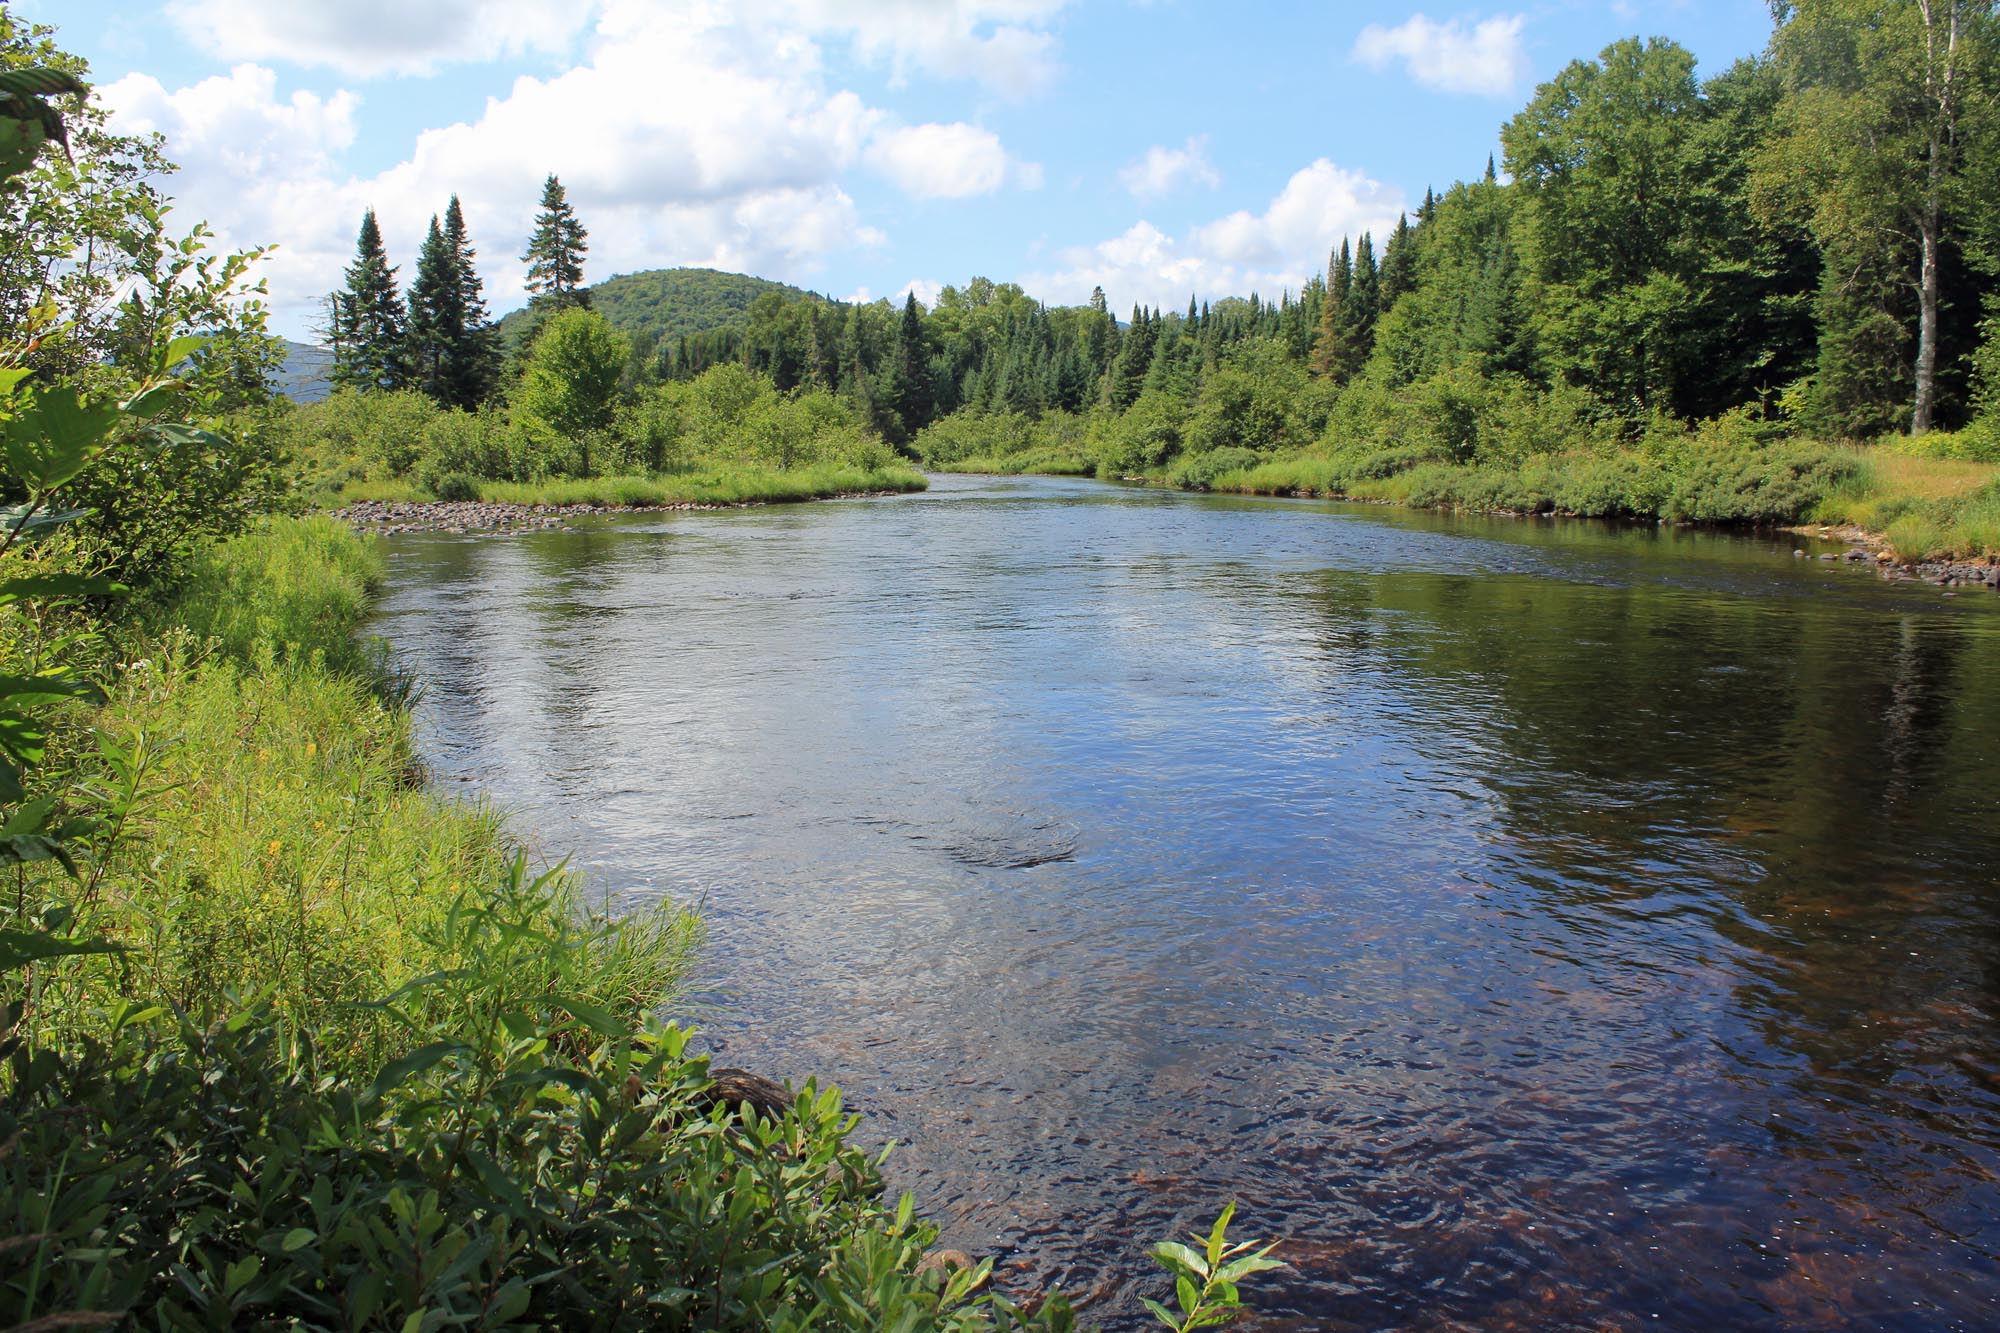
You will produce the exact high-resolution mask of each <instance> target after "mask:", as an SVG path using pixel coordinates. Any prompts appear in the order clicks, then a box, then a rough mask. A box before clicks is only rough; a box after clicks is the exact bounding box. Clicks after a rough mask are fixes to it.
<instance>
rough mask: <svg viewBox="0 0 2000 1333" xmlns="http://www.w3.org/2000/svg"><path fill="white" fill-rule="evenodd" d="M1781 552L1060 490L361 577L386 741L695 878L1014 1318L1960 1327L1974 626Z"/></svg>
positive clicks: (1987, 1253) (779, 1012)
mask: <svg viewBox="0 0 2000 1333" xmlns="http://www.w3.org/2000/svg"><path fill="white" fill-rule="evenodd" d="M1793 545H1794V539H1792V538H1790V537H1784V536H1777V537H1772V536H1768V535H1767V536H1726V535H1717V534H1712V533H1697V532H1687V531H1677V530H1674V529H1671V528H1667V529H1662V528H1656V527H1643V526H1633V527H1615V526H1610V525H1604V524H1597V523H1587V522H1558V521H1550V520H1515V519H1505V518H1475V517H1453V516H1445V515H1435V514H1421V513H1412V512H1408V511H1400V510H1388V509H1379V508H1368V507H1362V506H1352V505H1339V504H1323V503H1311V502H1301V501H1283V500H1257V499H1242V498H1234V497H1215V496H1194V495H1185V494H1178V493H1170V492H1164V491H1157V490H1145V489H1138V488H1129V487H1120V486H1109V485H1104V484H1100V483H1095V482H1087V481H1068V480H1056V479H1042V478H984V477H941V478H937V479H935V481H934V485H933V489H932V490H931V491H930V492H929V493H927V494H923V495H915V496H908V497H899V498H889V499H874V500H859V501H837V502H830V503H823V504H809V505H795V506H786V507H774V508H768V509H755V510H735V511H727V512H719V513H688V514H667V515H657V516H631V517H623V518H617V519H607V520H604V521H602V522H597V523H592V524H590V525H579V526H578V527H576V528H575V529H573V530H569V531H556V532H546V533H538V534H530V535H523V536H514V537H457V536H450V535H443V534H425V535H410V536H403V537H399V538H396V539H394V540H393V541H392V542H391V543H390V547H389V549H390V552H391V569H392V576H391V586H390V588H389V590H388V592H387V594H386V596H385V597H384V599H383V605H382V610H381V614H380V617H379V620H378V624H377V629H378V632H380V633H382V634H384V635H386V636H387V637H388V638H389V639H390V641H391V642H392V644H393V646H394V648H395V651H396V653H397V655H398V657H399V659H400V660H401V661H402V662H403V663H405V664H406V665H408V666H410V667H412V668H414V669H415V670H416V671H417V672H418V673H419V674H420V675H421V676H422V678H423V679H424V680H425V682H426V683H427V686H428V691H427V693H426V694H425V696H424V698H423V701H422V703H421V706H420V710H419V724H420V737H421V744H422V746H423V749H424V753H425V757H426V759H427V760H428V761H429V762H430V763H431V765H432V766H433V768H434V770H435V772H436V773H437V775H438V776H439V778H440V779H441V780H442V781H443V782H445V783H447V784H450V783H453V782H454V780H460V779H462V780H465V781H466V782H467V783H468V784H469V785H468V786H467V787H466V788H464V789H465V790H478V791H481V792H484V793H487V794H490V795H491V796H492V797H493V798H494V799H495V800H496V801H497V802H499V803H500V804H501V805H502V806H503V807H504V808H506V809H508V810H509V811H511V812H512V813H513V815H514V817H515V826H516V827H517V828H518V829H519V830H520V831H521V833H522V834H523V835H524V836H526V837H528V838H530V839H531V840H532V841H533V842H534V844H535V845H536V846H537V847H538V848H539V849H541V850H542V853H543V854H544V855H545V856H547V857H550V858H554V857H559V856H562V855H570V856H572V857H573V863H574V864H577V865H579V866H581V867H583V868H584V869H586V870H587V871H588V873H589V875H590V879H591V882H592V884H593V885H594V886H596V888H597V889H599V890H601V891H602V892H605V893H607V894H609V895H610V897H611V898H612V899H613V900H614V901H615V902H617V903H621V904H636V903H640V902H644V901H649V900H653V899H657V898H660V897H662V896H666V897H671V898H673V899H676V900H680V901H686V902H699V903H700V904H702V905H703V907H704V908H705V910H706V913H707V916H708V920H709V924H710V934H711V942H710V945H709V947H708V949H707V950H706V952H705V954H704V955H703V958H702V960H701V975H700V977H699V978H698V981H697V987H696V994H695V996H694V1002H695V1003H697V1004H698V1005H699V1006H700V1008H701V1014H700V1024H701V1026H702V1029H703V1031H704V1033H705V1034H706V1039H707V1041H708V1043H709V1044H710V1045H711V1046H712V1047H713V1048H714V1049H715V1050H716V1051H717V1052H718V1053H719V1060H720V1062H722V1063H729V1064H737V1065H743V1066H747V1067H749V1068H751V1069H754V1070H757V1071H759V1072H763V1073H768V1074H773V1075H778V1076H788V1077H792V1078H795V1079H803V1078H804V1077H805V1076H806V1075H808V1074H814V1073H816V1074H819V1075H820V1076H822V1077H823V1078H827V1079H831V1080H833V1081H835V1082H837V1083H838V1084H839V1085H840V1086H841V1087H842V1088H843V1089H844V1090H845V1091H846V1092H847V1094H848V1098H849V1102H850V1105H851V1106H852V1107H853V1108H854V1109H856V1110H858V1111H860V1112H861V1113H862V1114H863V1115H864V1117H865V1120H864V1124H863V1129H862V1133H863V1135H865V1136H866V1137H867V1138H868V1139H869V1141H871V1142H872V1141H881V1140H887V1139H895V1140H896V1141H898V1143H899V1144H900V1145H902V1146H900V1147H899V1148H898V1149H897V1150H896V1152H895V1155H894V1156H893V1157H892V1158H891V1161H890V1166H889V1176H890V1179H891V1183H892V1185H893V1186H895V1187H897V1188H903V1189H908V1190H910V1191H912V1192H914V1193H915V1195H916V1196H917V1201H918V1204H919V1206H920V1208H921V1209H922V1210H924V1211H925V1212H927V1213H929V1214H930V1215H931V1216H933V1217H934V1218H936V1219H937V1220H938V1221H939V1222H940V1223H941V1224H942V1225H943V1227H944V1232H945V1236H944V1239H945V1242H946V1243H948V1244H951V1245H955V1246H957V1247H958V1248H961V1249H966V1250H969V1251H972V1252H974V1253H987V1254H994V1255H996V1256H998V1259H999V1273H1000V1275H1001V1277H1002V1279H1003V1280H1004V1282H1005V1283H1007V1284H1009V1285H1011V1286H1012V1287H1013V1288H1014V1289H1016V1290H1017V1291H1031V1290H1035V1289H1039V1288H1040V1287H1042V1286H1045V1285H1047V1284H1049V1283H1055V1282H1059V1283H1060V1284H1061V1285H1062V1286H1063V1287H1064V1288H1065V1289H1066V1290H1068V1291H1070V1292H1071V1293H1072V1295H1075V1296H1078V1297H1082V1298H1086V1299H1088V1300H1089V1301H1090V1306H1089V1309H1088V1311H1087V1314H1088V1316H1089V1317H1090V1318H1092V1319H1095V1320H1099V1321H1102V1322H1104V1323H1106V1324H1107V1325H1109V1326H1111V1327H1114V1328H1123V1327H1133V1326H1136V1325H1135V1323H1134V1321H1133V1320H1132V1319H1131V1314H1132V1311H1133V1310H1135V1309H1136V1302H1135V1301H1134V1300H1133V1299H1132V1297H1133V1293H1134V1291H1144V1292H1146V1293H1147V1294H1154V1295H1160V1294H1163V1292H1162V1288H1161V1284H1160V1282H1159V1281H1158V1279H1157V1278H1155V1277H1153V1276H1152V1270H1151V1266H1150V1261H1149V1260H1147V1259H1146V1258H1145V1254H1144V1250H1145V1246H1146V1245H1147V1244H1149V1243H1150V1242H1151V1241H1153V1240H1155V1239H1158V1238H1161V1237H1164V1236H1166V1235H1168V1234H1169V1233H1174V1232H1183V1231H1186V1230H1188V1229H1190V1228H1193V1227H1196V1226H1198V1225H1204V1224H1205V1223H1206V1222H1207V1221H1208V1220H1209V1219H1210V1218H1211V1217H1212V1216H1213V1215H1214V1213H1215V1212H1216V1211H1217V1209H1218V1208H1219V1207H1220V1205H1221V1204H1222V1203H1223V1202H1224V1201H1226V1200H1229V1199H1235V1200H1237V1201H1238V1203H1239V1213H1238V1217H1239V1221H1238V1224H1237V1227H1236V1230H1237V1231H1238V1232H1240V1233H1241V1234H1243V1235H1245V1236H1259V1237H1264V1238H1275V1239H1279V1240H1281V1241H1282V1242H1283V1243H1282V1245H1281V1247H1280V1250H1279V1257H1281V1258H1284V1259H1286V1260H1287V1261H1288V1262H1289V1263H1290V1264H1291V1269H1290V1270H1289V1271H1288V1272H1284V1273H1277V1274H1272V1275H1269V1276H1267V1277H1266V1278H1264V1279H1262V1280H1260V1281H1259V1282H1258V1283H1257V1284H1256V1285H1255V1286H1254V1287H1253V1288H1251V1289H1250V1290H1249V1291H1248V1295H1249V1298H1250V1301H1251V1303H1252V1304H1253V1305H1255V1306H1256V1307H1257V1308H1258V1309H1259V1311H1260V1312H1261V1313H1260V1317H1259V1321H1258V1322H1257V1323H1256V1324H1255V1325H1252V1326H1253V1327H1262V1328H1267V1329H1288V1328H1334V1329H1347V1328H1354V1329H1389V1328H1456V1327H1480V1328H1490V1327H1506V1326H1521V1327H1537V1328H1560V1327H1587V1328H1604V1327H1613V1328H1635V1329H1636V1328H1663V1327H1664V1328H1699V1327H1703V1326H1708V1327H1720V1328H1772V1329H1777V1328H1821V1327H1829V1326H1840V1325H1848V1326H1856V1327H1869V1328H1887V1329H1934V1328H1940V1327H1967V1328H1975V1327H1991V1326H1992V1325H1993V1324H1994V1322H1995V1320H1996V1319H2000V1313H1996V1311H2000V1040H1996V1038H1997V1037H2000V1031H1996V1027H1997V1026H2000V885H1996V880H2000V596H1995V595H1994V594H1993V593H1990V592H1987V591H1985V590H1983V589H1974V590H1967V591H1965V592H1964V593H1963V594H1961V595H1959V596H1957V597H1947V596H1945V595H1944V594H1943V593H1941V592H1940V591H1939V590H1938V589H1937V588H1934V587H1929V586H1925V585H1900V586H1899V585H1891V584H1885V583H1883V582H1882V581H1881V580H1879V579H1878V578H1877V577H1876V576H1875V575H1874V573H1873V572H1872V571H1871V570H1862V569H1858V568H1854V567H1851V566H1849V565H1847V564H1845V563H1839V564H1834V563H1829V562H1825V561H1821V560H1818V559H1815V558H1810V557H1811V556H1813V555H1817V554H1818V553H1819V552H1820V551H1821V550H1832V549H1836V548H1832V547H1820V546H1817V545H1815V546H1813V547H1812V550H1811V551H1810V552H1809V556H1808V558H1805V559H1799V558H1794V557H1793V556H1792V554H1791V552H1792V548H1793Z"/></svg>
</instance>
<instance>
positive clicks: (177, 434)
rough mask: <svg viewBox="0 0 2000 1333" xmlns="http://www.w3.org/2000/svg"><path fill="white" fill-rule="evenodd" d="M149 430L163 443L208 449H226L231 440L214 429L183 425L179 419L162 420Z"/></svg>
mask: <svg viewBox="0 0 2000 1333" xmlns="http://www.w3.org/2000/svg"><path fill="white" fill-rule="evenodd" d="M147 431H148V432H149V433H150V434H151V435H152V436H153V438H154V439H155V440H156V441H158V442H159V443H161V444H171V445H188V444H195V445H200V446H202V447H203V448H207V449H226V448H228V447H229V442H228V441H227V440H225V439H223V438H222V437H221V436H220V435H217V434H216V433H215V432H214V431H212V430H203V429H201V428H200V427H199V426H188V425H183V424H182V423H180V422H178V421H162V422H159V423H157V424H155V425H152V426H149V427H147Z"/></svg>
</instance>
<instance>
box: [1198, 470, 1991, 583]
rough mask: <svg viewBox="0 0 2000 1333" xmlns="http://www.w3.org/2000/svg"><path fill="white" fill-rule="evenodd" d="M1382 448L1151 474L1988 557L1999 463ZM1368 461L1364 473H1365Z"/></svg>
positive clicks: (1259, 490) (1233, 486)
mask: <svg viewBox="0 0 2000 1333" xmlns="http://www.w3.org/2000/svg"><path fill="white" fill-rule="evenodd" d="M1403 461H1404V460H1400V459H1397V458H1395V457H1394V456H1387V457H1385V456H1383V455H1379V454H1378V455H1372V456H1371V455H1363V456H1360V457H1354V456H1349V457H1332V458H1328V457H1310V456H1306V457H1293V458H1279V459H1271V460H1268V461H1262V462H1258V463H1255V464H1253V465H1250V466H1244V467H1224V468H1221V469H1217V470H1213V471H1206V470H1204V469H1203V468H1202V467H1201V463H1202V460H1201V459H1199V458H1197V459H1195V460H1192V462H1191V463H1190V464H1188V465H1184V466H1183V467H1182V468H1180V469H1177V470H1176V471H1175V472H1173V473H1170V474H1168V476H1166V477H1164V478H1161V480H1167V481H1172V482H1174V483H1176V484H1179V485H1184V486H1191V487H1194V488H1197V489H1207V490H1218V491H1235V492H1240V493H1243V494H1251V495H1305V496H1326V497H1345V498H1349V499H1355V500H1365V501H1371V502H1375V503H1388V504H1403V505H1414V506H1418V507H1421V508H1441V509H1464V510H1478V511H1487V512H1503V513H1517V514H1537V513H1540V514H1566V515H1576V516H1580V517H1590V518H1660V519H1666V520H1668V521H1673V522H1699V523H1724V524H1728V523H1741V524H1787V523H1800V522H1814V523H1829V524H1851V525H1853V526H1855V527H1858V528H1861V529H1863V530H1865V531H1868V532H1872V533H1876V534H1879V535H1880V536H1881V537H1882V539H1883V540H1884V541H1885V542H1886V543H1887V544H1888V546H1889V547H1890V549H1891V550H1893V551H1894V552H1895V554H1896V555H1897V556H1898V558H1900V559H1903V560H1911V561H1915V560H1924V559H1933V558H1940V557H1959V558H1994V557H2000V467H1997V466H1995V465H1993V464H1990V463H1976V462H1966V461H1952V460H1935V459H1926V458H1912V457H1907V456H1903V455H1898V454H1894V453H1890V452H1887V451H1885V450H1880V449H1868V448H1862V447H1855V446H1846V447H1828V446H1821V445H1814V444H1809V443H1788V444H1785V445H1783V446H1780V447H1773V448H1767V449H1763V450H1759V451H1756V452H1751V453H1741V454H1723V453H1720V452H1718V453H1714V454H1703V453H1701V452H1699V451H1697V452H1695V453H1693V454H1692V455H1689V454H1682V455H1660V454H1648V453H1645V452H1641V451H1636V450H1625V451H1619V452H1615V453H1594V452H1593V453H1584V454H1568V455H1564V454H1555V455H1544V456H1540V457H1536V458H1532V459H1529V460H1526V461H1525V462H1523V463H1521V464H1518V465H1515V466H1504V465H1487V466H1483V467H1482V466H1453V465H1450V464H1443V463H1436V462H1430V463H1417V464H1414V465H1410V466H1401V467H1398V466H1397V465H1398V464H1399V463H1401V462H1403ZM1371 474H1375V475H1371Z"/></svg>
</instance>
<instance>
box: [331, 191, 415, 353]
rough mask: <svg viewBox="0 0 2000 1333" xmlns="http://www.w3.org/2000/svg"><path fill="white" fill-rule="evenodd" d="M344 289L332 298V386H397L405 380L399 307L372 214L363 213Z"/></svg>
mask: <svg viewBox="0 0 2000 1333" xmlns="http://www.w3.org/2000/svg"><path fill="white" fill-rule="evenodd" d="M346 276H347V286H346V288H345V290H343V291H339V292H335V293H334V297H333V306H334V309H333V323H334V328H333V342H334V349H335V351H334V363H333V382H334V383H335V384H340V385H345V386H348V387H351V388H357V389H395V388H400V387H401V386H402V385H403V383H404V379H405V372H404V359H403V335H404V330H403V303H402V300H401V299H400V298H399V297H398V296H397V294H396V270H395V269H393V268H391V267H390V266H389V257H388V254H387V252H386V251H385V250H384V249H383V248H382V229H381V227H379V226H378V225H377V224H376V222H375V210H374V209H372V208H371V209H369V210H368V211H367V212H365V213H363V214H362V215H361V232H360V235H359V236H358V237H357V238H356V239H355V246H354V262H353V263H352V264H350V265H348V266H347V275H346Z"/></svg>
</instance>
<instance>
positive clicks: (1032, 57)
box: [744, 0, 1070, 97]
mask: <svg viewBox="0 0 2000 1333" xmlns="http://www.w3.org/2000/svg"><path fill="white" fill-rule="evenodd" d="M1069 2H1070V0H744V3H746V4H752V5H759V6H764V7H768V8H771V9H774V10H776V11H778V12H780V13H781V14H782V15H784V16H785V17H787V18H789V19H790V20H791V21H793V22H795V23H798V24H800V25H802V26H804V27H806V28H809V29H810V30H812V31H815V32H827V33H840V34H843V35H845V36H846V37H848V38H849V39H850V40H851V41H852V42H853V44H854V49H855V51H856V52H857V53H858V54H859V55H860V56H861V57H862V58H863V59H865V60H871V61H875V62H878V63H886V64H887V65H889V66H890V70H891V77H892V78H893V79H895V80H896V81H898V82H900V81H902V80H904V79H906V78H907V77H908V75H909V74H910V72H911V71H913V70H914V71H919V72H921V73H924V74H927V75H930V76H932V77H935V78H947V79H958V78H969V79H972V80H974V81H976V82H979V83H982V84H985V85H986V86H987V87H989V88H992V89H994V90H996V91H998V92H1002V93H1005V94H1007V95H1009V96H1013V97H1024V96H1026V95H1027V94H1029V93H1032V92H1036V91H1038V90H1040V89H1042V88H1044V87H1046V86H1048V84H1049V82H1050V81H1051V80H1052V79H1054V77H1055V75H1056V72H1057V69H1058V65H1057V61H1056V46H1057V42H1056V38H1055V35H1054V34H1053V33H1051V32H1049V31H1048V29H1047V27H1046V25H1047V23H1048V21H1049V20H1050V19H1052V18H1054V17H1055V16H1056V14H1057V13H1059V12H1060V11H1061V10H1063V9H1064V8H1066V7H1067V6H1068V4H1069Z"/></svg>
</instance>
